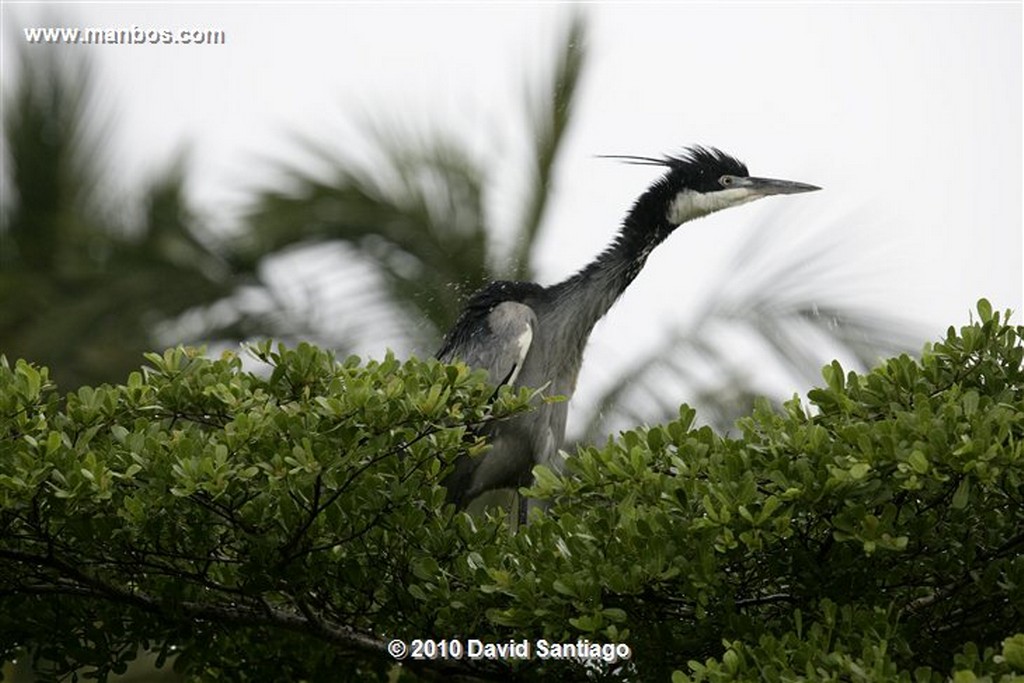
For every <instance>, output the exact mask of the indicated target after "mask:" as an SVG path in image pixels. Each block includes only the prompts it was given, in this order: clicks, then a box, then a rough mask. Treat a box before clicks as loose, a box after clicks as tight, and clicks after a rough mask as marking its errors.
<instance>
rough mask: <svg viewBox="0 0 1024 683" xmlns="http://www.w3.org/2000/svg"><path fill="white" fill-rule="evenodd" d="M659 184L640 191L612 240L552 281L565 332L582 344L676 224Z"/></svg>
mask: <svg viewBox="0 0 1024 683" xmlns="http://www.w3.org/2000/svg"><path fill="white" fill-rule="evenodd" d="M664 195H665V193H664V191H663V190H662V188H660V187H657V186H655V187H653V188H651V189H650V190H648V191H647V192H646V193H645V194H643V195H642V196H641V197H640V198H639V199H638V200H637V202H636V204H634V206H633V209H632V210H631V211H630V212H629V214H628V215H627V216H626V219H625V220H624V221H623V224H622V229H621V230H620V231H619V233H618V235H616V236H615V239H614V240H612V243H611V244H609V245H608V247H607V248H605V250H604V251H603V252H601V253H600V254H599V255H598V256H597V258H596V259H594V260H593V261H591V262H590V263H589V264H587V266H585V267H584V268H583V269H582V270H580V271H579V272H578V273H576V274H575V275H573V276H572V277H570V278H569V279H567V280H565V281H564V282H562V283H560V284H558V285H555V287H554V289H556V290H557V292H556V295H557V296H559V298H562V297H564V298H565V300H566V303H567V304H568V305H567V306H565V307H564V309H563V310H566V311H568V312H569V313H568V314H567V316H566V320H565V321H564V322H565V323H567V325H566V327H565V329H566V331H567V332H578V333H579V335H580V343H581V344H585V343H586V340H587V337H588V336H589V335H590V331H591V330H592V329H593V327H594V325H595V324H597V321H598V320H600V319H601V318H602V317H603V316H604V314H605V313H607V312H608V309H610V308H611V307H612V304H614V303H615V302H616V301H617V300H618V298H619V297H620V296H621V295H622V293H623V292H624V291H626V288H627V287H628V286H629V285H630V283H631V282H633V279H634V278H636V276H637V274H638V273H639V272H640V270H641V269H642V268H643V267H644V264H645V263H646V262H647V257H648V256H649V255H650V253H651V251H653V250H654V248H655V247H656V246H658V245H659V244H661V242H663V241H664V240H665V238H667V237H668V236H669V235H670V234H671V233H672V231H673V230H674V229H675V228H676V227H677V225H673V224H672V223H670V222H669V219H668V206H669V200H668V198H667V197H666V196H664Z"/></svg>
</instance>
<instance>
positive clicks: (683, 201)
mask: <svg viewBox="0 0 1024 683" xmlns="http://www.w3.org/2000/svg"><path fill="white" fill-rule="evenodd" d="M611 158H614V159H622V160H624V161H627V162H629V163H633V164H643V165H648V166H661V167H665V168H667V169H668V172H667V173H666V174H665V175H664V176H663V177H662V178H661V179H660V180H658V182H657V183H655V184H654V185H653V186H652V187H651V189H650V190H649V191H648V196H651V197H652V198H653V197H656V198H657V199H658V202H657V203H658V204H660V205H661V207H662V210H664V212H665V215H664V219H665V220H666V221H667V222H668V224H669V225H670V226H673V227H674V226H677V225H680V224H682V223H685V222H686V221H688V220H692V219H694V218H699V217H701V216H706V215H707V214H709V213H713V212H715V211H720V210H721V209H727V208H729V207H730V206H739V205H740V204H746V203H747V202H752V201H754V200H755V199H760V198H761V197H768V196H770V195H773V194H796V193H799V192H811V191H814V190H820V189H821V188H820V187H817V186H815V185H808V184H806V183H797V182H793V181H790V180H776V179H774V178H757V177H753V176H751V175H750V172H749V171H747V167H746V165H745V164H744V163H743V162H742V161H740V160H739V159H737V158H735V157H733V156H730V155H728V154H726V153H725V152H722V151H721V150H718V149H715V148H714V147H699V146H698V147H690V148H688V149H687V150H686V151H685V152H684V153H683V154H680V155H678V156H665V157H662V158H660V159H658V158H652V157H635V156H614V157H611Z"/></svg>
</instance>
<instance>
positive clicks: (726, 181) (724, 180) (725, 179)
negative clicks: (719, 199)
mask: <svg viewBox="0 0 1024 683" xmlns="http://www.w3.org/2000/svg"><path fill="white" fill-rule="evenodd" d="M718 182H719V184H720V185H721V186H722V187H729V186H730V185H732V176H731V175H724V176H722V177H721V178H719V179H718Z"/></svg>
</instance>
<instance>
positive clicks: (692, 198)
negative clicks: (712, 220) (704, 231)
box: [667, 187, 761, 225]
mask: <svg viewBox="0 0 1024 683" xmlns="http://www.w3.org/2000/svg"><path fill="white" fill-rule="evenodd" d="M760 196H761V195H759V194H757V193H755V192H753V191H752V190H751V189H750V188H746V187H730V188H728V189H725V190H717V191H715V192H694V191H693V190H683V191H682V192H680V193H679V194H677V195H676V198H675V199H673V200H672V203H671V204H669V207H668V216H667V218H668V222H669V223H671V224H672V225H681V224H682V223H685V222H686V221H689V220H693V219H694V218H700V217H701V216H706V215H708V214H709V213H714V212H715V211H719V210H721V209H727V208H729V207H730V206H739V205H740V204H746V203H747V202H751V201H753V200H755V199H757V198H758V197H760Z"/></svg>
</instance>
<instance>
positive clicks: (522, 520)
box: [516, 490, 530, 531]
mask: <svg viewBox="0 0 1024 683" xmlns="http://www.w3.org/2000/svg"><path fill="white" fill-rule="evenodd" d="M529 503H530V501H529V499H528V498H527V497H526V496H524V495H523V494H522V493H520V492H519V491H518V490H517V491H516V508H517V509H518V510H517V512H518V515H517V521H518V524H516V531H519V529H520V527H524V526H526V513H527V512H528V511H529V507H528V506H529Z"/></svg>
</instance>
